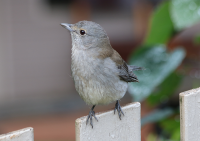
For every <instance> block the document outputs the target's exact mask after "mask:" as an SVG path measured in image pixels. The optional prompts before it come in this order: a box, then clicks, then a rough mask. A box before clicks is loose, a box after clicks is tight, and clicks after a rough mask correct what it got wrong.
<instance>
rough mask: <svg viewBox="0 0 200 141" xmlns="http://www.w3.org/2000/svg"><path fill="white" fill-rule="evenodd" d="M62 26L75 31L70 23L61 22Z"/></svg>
mask: <svg viewBox="0 0 200 141" xmlns="http://www.w3.org/2000/svg"><path fill="white" fill-rule="evenodd" d="M60 25H61V26H62V27H64V28H66V29H68V30H69V31H70V32H73V31H74V30H73V29H72V28H71V27H72V24H68V23H61V24H60Z"/></svg>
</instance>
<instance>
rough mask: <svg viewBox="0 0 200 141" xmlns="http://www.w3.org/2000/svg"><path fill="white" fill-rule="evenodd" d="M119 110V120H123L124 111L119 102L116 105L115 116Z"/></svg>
mask: <svg viewBox="0 0 200 141" xmlns="http://www.w3.org/2000/svg"><path fill="white" fill-rule="evenodd" d="M116 110H117V112H118V115H119V119H120V120H121V113H122V114H123V115H124V113H123V111H122V109H121V106H120V104H119V101H118V100H117V102H116V104H115V109H114V114H115V111H116Z"/></svg>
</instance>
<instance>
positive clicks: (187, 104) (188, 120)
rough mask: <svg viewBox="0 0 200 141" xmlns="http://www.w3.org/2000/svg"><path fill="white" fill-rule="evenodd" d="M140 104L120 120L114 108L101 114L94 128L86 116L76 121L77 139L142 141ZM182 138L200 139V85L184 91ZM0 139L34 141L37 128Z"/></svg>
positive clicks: (128, 108) (128, 107)
mask: <svg viewBox="0 0 200 141" xmlns="http://www.w3.org/2000/svg"><path fill="white" fill-rule="evenodd" d="M140 109H141V107H140V103H138V102H135V103H130V104H128V105H126V106H124V107H122V110H123V111H124V114H125V116H122V119H121V120H119V118H118V115H117V113H116V115H114V112H113V110H112V111H108V112H103V113H97V114H96V117H97V118H98V119H99V121H98V122H97V121H96V120H93V124H94V128H93V129H92V128H91V126H90V125H86V118H87V117H86V116H85V117H81V118H78V119H77V120H76V124H75V126H76V141H94V140H95V141H102V140H103V141H112V140H114V141H133V140H134V141H141V117H140V116H141V111H140ZM180 121H181V126H180V129H181V141H200V88H197V89H193V90H189V91H186V92H182V93H180ZM0 141H34V133H33V128H31V127H29V128H24V129H21V130H18V131H14V132H10V133H7V134H3V135H0Z"/></svg>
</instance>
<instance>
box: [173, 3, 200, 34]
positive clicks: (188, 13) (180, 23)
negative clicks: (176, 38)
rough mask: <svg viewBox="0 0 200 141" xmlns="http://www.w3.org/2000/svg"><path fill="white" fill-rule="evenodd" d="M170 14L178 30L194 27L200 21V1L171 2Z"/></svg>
mask: <svg viewBox="0 0 200 141" xmlns="http://www.w3.org/2000/svg"><path fill="white" fill-rule="evenodd" d="M170 13H171V18H172V21H173V24H174V27H175V29H176V30H178V31H180V30H182V29H184V28H187V27H189V26H192V25H193V24H195V23H197V22H198V21H199V20H200V0H171V8H170Z"/></svg>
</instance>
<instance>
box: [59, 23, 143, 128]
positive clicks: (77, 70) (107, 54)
mask: <svg viewBox="0 0 200 141" xmlns="http://www.w3.org/2000/svg"><path fill="white" fill-rule="evenodd" d="M61 25H62V26H63V27H64V28H66V29H68V30H69V31H70V34H71V39H72V55H71V59H72V60H71V71H72V76H73V79H74V83H75V88H76V90H77V92H78V93H79V95H80V97H81V98H82V99H83V100H84V101H85V102H86V103H87V104H88V105H93V106H92V108H91V110H90V112H89V114H88V117H87V121H86V124H88V121H89V120H90V125H91V126H92V128H93V122H92V117H94V118H95V119H96V120H97V118H96V116H95V112H94V107H95V106H96V105H99V104H109V103H111V102H114V101H116V104H115V109H114V113H115V111H116V110H117V111H118V115H119V118H120V120H121V114H123V115H124V113H123V111H122V109H121V106H120V104H119V100H120V99H121V98H122V97H123V96H124V95H125V93H126V91H127V87H128V82H138V79H137V77H136V75H135V74H134V73H133V71H134V70H141V69H143V68H141V67H137V66H132V65H127V63H126V62H125V61H124V60H123V59H122V57H121V56H120V55H119V53H118V52H117V51H115V50H114V49H113V48H112V46H111V45H110V41H109V38H108V36H107V34H106V32H105V30H104V29H103V28H102V27H101V26H100V25H99V24H97V23H95V22H92V21H80V22H78V23H76V24H67V23H61ZM97 121H98V120H97Z"/></svg>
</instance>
